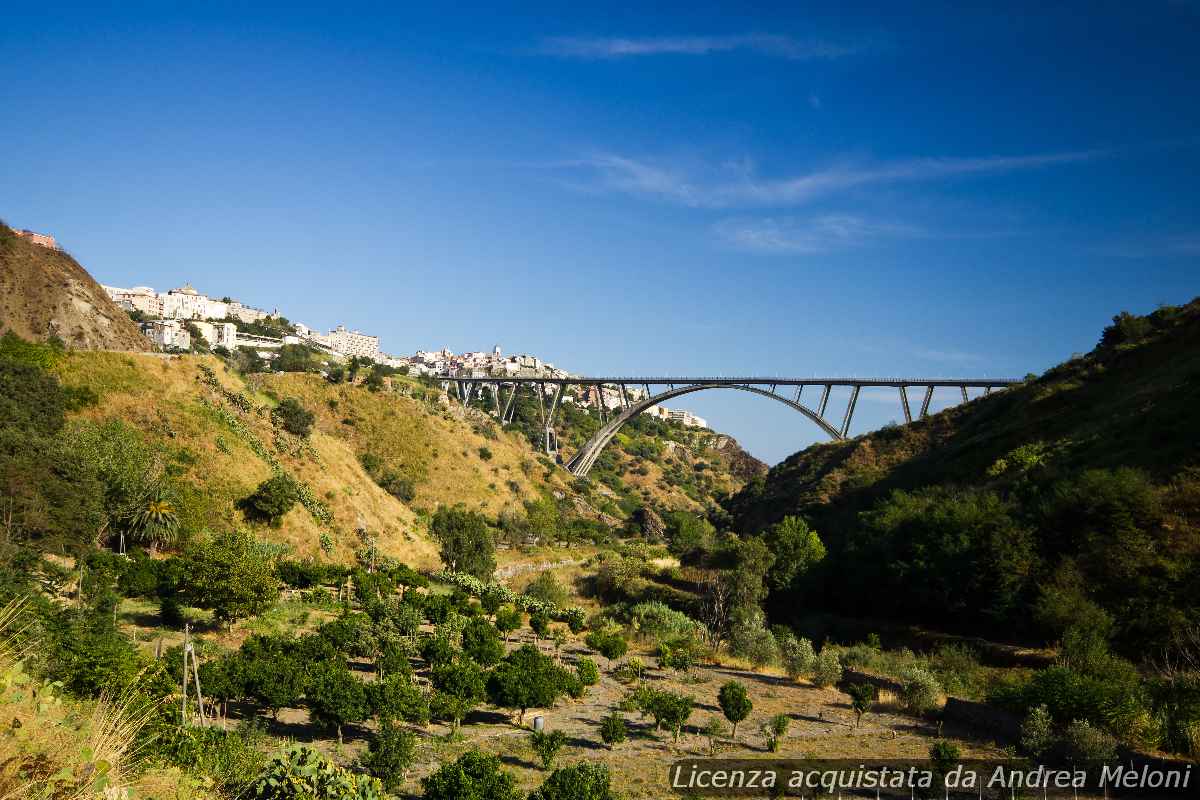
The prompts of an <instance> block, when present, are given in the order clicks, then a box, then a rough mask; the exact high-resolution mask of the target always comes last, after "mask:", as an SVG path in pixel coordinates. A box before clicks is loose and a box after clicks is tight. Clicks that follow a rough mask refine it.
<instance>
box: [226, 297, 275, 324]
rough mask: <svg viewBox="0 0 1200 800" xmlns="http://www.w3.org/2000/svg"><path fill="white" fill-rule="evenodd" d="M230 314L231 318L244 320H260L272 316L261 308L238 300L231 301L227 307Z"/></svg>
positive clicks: (228, 314)
mask: <svg viewBox="0 0 1200 800" xmlns="http://www.w3.org/2000/svg"><path fill="white" fill-rule="evenodd" d="M227 311H228V313H227V314H226V316H228V317H229V318H231V319H237V320H241V321H242V322H247V323H249V322H258V321H259V320H260V319H266V318H267V317H269V316H271V315H270V314H268V313H267V312H266V311H263V310H262V309H261V308H252V307H250V306H246V305H242V304H241V303H239V302H238V301H237V300H233V301H230V303H229V304H228V307H227Z"/></svg>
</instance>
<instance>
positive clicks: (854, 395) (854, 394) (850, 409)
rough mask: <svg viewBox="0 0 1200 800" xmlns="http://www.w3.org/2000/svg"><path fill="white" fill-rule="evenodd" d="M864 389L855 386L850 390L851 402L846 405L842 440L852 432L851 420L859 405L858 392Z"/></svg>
mask: <svg viewBox="0 0 1200 800" xmlns="http://www.w3.org/2000/svg"><path fill="white" fill-rule="evenodd" d="M860 388H862V387H859V386H855V387H854V388H853V389H851V390H850V402H848V403H846V416H845V417H843V418H842V438H843V439H845V438H846V433H847V432H848V431H849V430H850V420H851V418H853V417H854V407H855V406H856V405H858V392H859V389H860Z"/></svg>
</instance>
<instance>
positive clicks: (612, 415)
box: [439, 374, 1020, 476]
mask: <svg viewBox="0 0 1200 800" xmlns="http://www.w3.org/2000/svg"><path fill="white" fill-rule="evenodd" d="M439 377H440V380H441V381H442V383H443V385H444V386H445V387H447V388H449V386H450V385H451V384H453V385H454V386H455V388H456V390H457V393H458V398H459V400H461V401H462V403H463V406H464V407H465V406H466V405H467V404H468V403H469V402H470V401H471V398H472V396H475V395H479V396H482V390H483V388H484V387H487V388H490V389H491V390H492V398H493V402H494V405H495V408H494V411H493V414H494V415H495V416H496V417H497V418H498V419H499V420H500V424H501V425H507V424H508V423H510V422H512V420H513V415H514V413H515V407H516V402H515V401H516V398H517V392H518V391H520V390H521V389H523V388H526V389H529V390H531V391H533V393H534V394H535V395H536V397H537V399H538V409H539V413H540V419H541V423H542V429H543V438H544V446H545V449H546V452H547V453H548V454H550V455H555V454H556V453H557V450H558V446H557V441H556V437H555V434H554V429H553V426H554V416H555V413H556V412H557V411H558V408H559V406H560V405H561V403H562V399H563V395H564V393H566V391H567V389H568V387H571V386H578V387H581V388H583V389H584V390H585V394H586V396H587V398H588V402H589V404H591V400H592V398H594V399H595V406H596V410H597V413H598V414H599V416H600V423H601V424H600V430H598V431H597V432H596V433H595V435H593V436H592V438H591V439H589V440H588V441H587V442H586V443H585V444H584V445H583V446H582V447H581V448H579V451H578V452H576V453H575V454H574V455H572V456H571V458H570V460H568V461H567V463H566V466H567V469H568V470H570V471H571V473H572V474H574V475H580V476H582V475H586V474H587V473H588V471H589V470H590V469H591V468H592V465H593V464H595V463H596V459H597V458H598V457H599V456H600V453H601V451H603V450H604V447H605V445H607V444H608V443H609V442H610V441H612V438H613V437H614V436H616V434H617V431H619V430H620V429H621V426H622V425H624V424H625V423H626V422H628V421H629V420H630V419H632V418H633V417H635V416H636V415H638V414H640V413H642V412H643V411H645V410H646V409H648V408H650V407H651V406H656V405H658V404H660V403H663V402H666V401H667V400H670V399H672V398H675V397H681V396H683V395H686V394H692V393H693V392H703V391H708V390H710V389H733V390H736V391H740V392H749V393H751V394H756V395H761V396H763V397H769V398H771V399H772V400H777V401H778V402H780V403H783V404H784V405H786V406H787V407H788V408H791V409H792V410H794V411H798V412H800V413H801V414H803V415H804V416H806V417H807V418H808V419H810V420H812V422H813V423H814V424H816V425H817V427H819V428H820V429H821V430H822V431H824V432H825V433H826V434H827V435H828V436H829V437H830V438H831V439H834V440H840V439H845V438H847V436H848V434H849V432H850V422H851V420H853V418H854V409H855V407H856V406H857V405H858V395H859V392H861V391H862V390H863V389H864V388H878V387H885V388H893V389H896V390H898V394H899V402H900V408H901V411H902V412H903V413H904V422H905V424H908V423H911V422H912V421H913V408H912V405H911V404H910V403H909V397H908V390H909V389H918V390H920V389H923V390H924V396H923V398H922V399H921V406H920V411H919V412H918V419H924V418H925V417H926V416H928V415H929V404H930V402H931V401H932V400H933V392H934V390H935V389H958V390H959V392H960V395H961V398H962V402H964V403H965V402H967V401H968V400H970V399H971V398H970V396H969V395H968V394H967V390H968V389H976V390H981V391H982V393H983V394H984V395H987V394H991V392H992V391H993V390H997V389H1004V388H1006V387H1008V386H1011V385H1013V384H1015V383H1019V382H1020V381H1019V379H1016V378H762V377H734V378H725V377H696V378H667V377H638V376H625V377H595V378H585V377H569V378H543V377H514V376H497V375H477V374H472V375H442V376H439ZM630 387H633V389H632V390H631V389H630ZM651 387H656V388H655V390H654V391H652V390H651ZM639 388H640V389H641V391H638V389H639ZM809 388H811V389H815V390H817V391H818V392H819V397H818V399H817V400H816V404H815V405H807V404H805V403H804V402H803V396H804V391H805V389H809ZM838 388H848V389H849V390H850V397H849V400H848V401H847V402H846V407H845V410H844V411H843V413H842V418H841V421H840V423H839V424H837V425H835V424H834V422H837V420H836V419H835V420H833V421H831V420H829V419H828V418H827V417H826V412H827V411H828V410H829V397H830V394H831V393H832V392H833V390H834V389H838ZM505 389H507V390H508V394H507V398H506V397H505ZM606 391H607V392H608V393H609V394H610V395H611V394H614V393H615V394H616V395H617V397H618V403H617V405H616V406H615V407H610V406H609V404H608V403H606V402H605V399H604V395H605V393H606ZM631 395H633V397H631Z"/></svg>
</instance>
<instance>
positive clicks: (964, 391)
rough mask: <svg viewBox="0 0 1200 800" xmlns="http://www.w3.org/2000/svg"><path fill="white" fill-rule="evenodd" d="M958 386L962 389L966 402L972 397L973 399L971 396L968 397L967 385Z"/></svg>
mask: <svg viewBox="0 0 1200 800" xmlns="http://www.w3.org/2000/svg"><path fill="white" fill-rule="evenodd" d="M958 388H960V389H962V396H963V402H964V403H965V402H967V401H968V400H970V399H971V398H969V397H967V387H965V386H960V387H958Z"/></svg>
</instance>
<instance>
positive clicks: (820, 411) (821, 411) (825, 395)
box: [817, 383, 833, 418]
mask: <svg viewBox="0 0 1200 800" xmlns="http://www.w3.org/2000/svg"><path fill="white" fill-rule="evenodd" d="M831 391H833V387H832V386H830V385H829V384H828V383H827V384H825V389H824V390H823V391H822V392H821V405H820V406H818V407H817V416H818V417H822V418H824V416H825V406H827V405H829V393H830V392H831Z"/></svg>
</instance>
